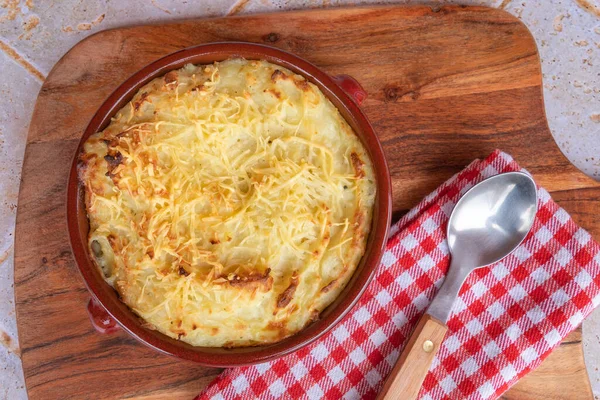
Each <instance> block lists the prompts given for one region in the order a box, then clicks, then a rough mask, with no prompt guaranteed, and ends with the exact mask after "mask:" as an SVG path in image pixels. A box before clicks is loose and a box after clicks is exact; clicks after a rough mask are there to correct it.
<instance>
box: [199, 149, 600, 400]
mask: <svg viewBox="0 0 600 400" xmlns="http://www.w3.org/2000/svg"><path fill="white" fill-rule="evenodd" d="M520 169H521V168H520V167H519V166H518V165H517V163H516V162H515V161H514V160H513V159H512V158H511V157H510V156H509V155H507V154H505V153H502V152H500V151H496V152H494V153H493V154H491V155H490V156H489V157H488V158H487V159H485V160H483V161H481V160H476V161H474V162H473V163H471V165H469V166H468V167H467V168H466V169H465V170H463V171H462V172H461V173H459V174H457V175H455V176H454V177H452V178H451V179H450V180H449V181H447V182H446V183H444V184H443V185H442V186H440V187H439V188H438V189H437V190H436V191H435V192H433V193H432V194H430V195H429V196H427V197H426V198H425V199H424V200H423V201H422V202H421V203H420V204H419V205H418V206H417V207H415V208H414V209H413V210H411V211H410V212H409V213H408V214H407V215H406V216H404V217H403V218H402V219H401V220H400V221H399V222H398V223H396V224H395V225H394V226H393V228H392V235H391V239H390V240H389V242H388V245H387V251H386V252H385V254H384V256H383V260H382V262H381V266H380V267H379V270H378V272H377V275H376V277H375V278H374V280H373V282H371V284H370V285H369V288H368V289H367V291H366V292H365V294H364V295H363V296H362V298H361V299H360V301H359V303H358V304H357V305H356V306H355V307H354V308H353V309H352V311H351V312H350V313H349V315H347V316H346V317H345V318H344V319H343V320H342V322H340V323H339V324H338V325H337V326H335V327H334V328H333V329H332V331H331V332H329V333H327V334H326V335H325V336H324V337H322V338H321V339H319V340H317V341H316V342H315V343H313V344H311V345H309V346H307V347H305V348H303V349H301V350H299V351H297V352H295V353H293V354H290V355H288V356H285V357H283V358H280V359H277V360H275V361H271V362H267V363H263V364H259V365H254V366H250V367H244V368H237V369H229V370H226V371H225V372H223V373H222V374H221V375H220V376H219V377H218V378H217V379H216V380H215V381H214V382H213V383H212V384H211V385H210V386H209V387H208V388H207V389H206V390H205V391H204V392H203V393H202V394H201V395H200V396H199V397H198V398H200V399H223V398H225V399H230V398H240V399H248V398H261V399H272V398H310V399H321V398H327V399H340V398H349V399H359V398H361V399H362V398H374V397H375V396H376V394H377V393H378V391H379V390H380V388H381V387H382V385H383V382H384V380H385V378H386V376H387V374H388V373H389V372H390V370H391V369H392V366H393V365H394V363H395V361H396V359H397V358H398V356H399V354H400V351H401V350H402V347H403V345H404V343H405V342H406V339H407V337H408V336H409V335H410V333H411V331H412V329H413V327H414V326H415V324H416V322H417V320H418V319H419V317H421V315H422V314H423V312H424V311H425V309H426V308H427V306H428V305H429V303H430V301H431V299H432V298H433V296H434V295H435V293H436V292H437V289H438V288H439V287H440V285H441V284H442V281H443V279H444V275H445V273H446V270H447V269H448V264H449V256H448V248H447V245H446V242H445V239H446V238H445V231H446V223H447V220H448V217H449V214H450V212H451V211H452V208H453V207H454V204H455V203H456V201H457V200H458V199H459V197H460V196H461V195H462V194H463V193H464V192H466V191H467V190H468V189H469V188H470V187H472V186H473V185H474V184H475V183H477V182H479V181H481V180H482V179H484V178H487V177H489V176H492V175H496V174H498V173H500V172H508V171H518V170H520ZM538 197H539V204H538V213H537V217H536V221H535V223H534V225H533V229H532V232H531V233H530V235H529V236H528V237H527V239H526V240H525V242H524V243H523V244H522V245H521V246H519V247H518V249H517V250H516V251H515V252H514V253H513V254H512V255H510V256H509V257H507V258H505V259H504V260H503V261H501V262H499V263H496V264H493V265H491V266H489V267H485V268H482V269H479V270H477V271H475V272H473V273H472V274H471V275H470V276H469V278H468V279H467V281H466V283H465V285H464V287H463V289H462V290H461V293H460V296H459V299H458V300H457V301H456V303H455V305H454V308H453V310H452V316H451V318H450V320H449V321H448V327H449V330H448V333H447V335H446V337H445V339H444V342H443V344H442V346H441V348H440V351H439V353H438V354H437V357H436V359H435V360H434V362H433V365H432V366H431V369H430V371H429V374H428V375H427V377H426V378H425V382H424V384H423V388H422V389H421V392H420V398H421V399H467V398H468V399H489V398H495V397H496V396H499V395H500V394H501V393H502V392H504V391H506V390H507V389H508V388H509V387H510V386H511V385H513V384H514V383H515V382H516V381H517V380H518V379H519V378H521V377H522V376H523V375H525V374H526V373H527V372H529V371H531V370H532V369H534V368H535V367H536V366H538V365H539V364H540V363H541V362H542V360H543V359H544V358H545V357H546V356H548V354H549V353H550V352H551V351H552V349H553V348H554V347H556V346H558V344H559V343H560V342H561V339H562V338H564V337H565V336H566V335H567V334H568V333H569V332H570V331H572V330H573V329H575V328H576V327H577V326H578V325H579V324H580V323H581V322H582V321H583V319H584V318H585V317H586V316H587V315H588V314H589V313H590V312H591V311H592V309H593V308H594V307H595V306H597V305H598V304H599V303H600V246H599V245H598V243H596V242H595V241H593V240H592V239H591V237H590V235H589V234H588V233H587V232H586V231H585V230H583V229H581V228H580V227H578V226H577V225H576V224H575V223H574V222H573V220H572V219H571V218H570V217H569V215H568V214H567V213H566V212H565V210H563V209H562V208H560V207H559V206H558V205H556V203H554V201H552V199H551V198H550V196H549V194H548V192H546V191H545V190H544V189H538Z"/></svg>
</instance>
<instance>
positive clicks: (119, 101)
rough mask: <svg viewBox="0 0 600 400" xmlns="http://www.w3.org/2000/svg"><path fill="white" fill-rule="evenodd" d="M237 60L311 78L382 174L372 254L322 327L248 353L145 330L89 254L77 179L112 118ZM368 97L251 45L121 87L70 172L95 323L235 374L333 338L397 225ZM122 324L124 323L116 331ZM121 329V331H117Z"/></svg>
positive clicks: (161, 67)
mask: <svg viewBox="0 0 600 400" xmlns="http://www.w3.org/2000/svg"><path fill="white" fill-rule="evenodd" d="M231 57H244V58H246V59H256V60H266V61H269V62H271V63H274V64H278V65H281V66H284V67H286V68H288V69H290V70H291V71H293V72H295V73H297V74H300V75H303V76H304V77H305V78H306V79H308V80H309V81H310V82H312V83H313V84H315V85H316V86H318V87H319V89H321V91H322V92H323V94H324V95H325V96H327V97H328V98H329V100H331V102H332V103H333V104H334V105H335V106H336V107H337V108H338V110H339V111H340V113H341V114H342V116H343V117H344V118H345V119H346V121H347V122H348V123H349V124H350V125H351V126H352V128H353V129H354V131H355V132H356V133H357V134H358V136H359V137H360V139H361V140H362V142H363V144H364V145H365V147H366V148H367V150H368V152H369V154H370V156H371V160H372V161H373V165H374V169H375V178H376V180H377V197H376V202H375V206H374V210H373V225H372V228H371V232H370V234H369V237H368V241H367V247H366V251H365V254H364V256H363V258H362V260H361V262H360V264H359V265H358V267H357V269H356V271H355V272H354V275H353V276H352V278H351V280H350V282H349V283H348V285H347V286H346V288H345V289H344V290H343V291H342V292H341V294H340V295H339V297H338V298H337V299H336V300H335V301H334V302H333V303H332V304H331V305H330V306H329V307H327V308H326V309H325V310H324V311H323V312H322V313H321V315H320V319H319V320H317V321H315V322H313V323H312V324H310V325H309V326H307V327H306V328H305V329H303V330H302V331H300V332H298V333H296V334H295V335H293V336H291V337H289V338H287V339H284V340H282V341H280V342H278V343H274V344H269V345H264V346H254V347H243V348H232V349H225V348H206V347H194V346H191V345H189V344H187V343H184V342H181V341H178V340H174V339H171V338H169V337H167V336H165V335H163V334H162V333H159V332H157V331H154V330H150V329H147V328H145V327H144V324H143V321H142V320H141V319H140V318H139V317H138V316H137V315H135V314H134V313H133V312H132V311H131V310H130V309H129V308H128V307H127V306H126V305H125V304H124V303H122V302H121V301H120V300H119V297H118V295H117V292H116V291H115V290H114V289H113V288H112V287H111V286H109V285H108V284H107V283H105V282H104V280H103V278H102V276H101V273H100V271H99V270H98V268H96V266H95V265H94V264H93V262H92V259H91V257H90V254H89V253H88V246H87V236H88V231H89V224H88V218H87V214H86V209H85V204H84V201H83V198H84V197H83V187H82V186H81V185H80V184H79V182H78V178H77V160H78V155H79V153H80V152H81V149H82V146H83V143H84V142H85V141H86V140H87V138H88V137H89V136H90V135H92V134H94V133H95V132H98V131H101V130H103V129H104V128H105V127H106V126H107V125H108V123H109V122H110V118H111V117H112V116H113V115H114V114H115V113H116V112H117V111H118V110H119V109H121V108H122V107H123V106H124V105H125V104H126V103H127V102H128V101H129V100H130V99H131V98H132V97H133V95H134V94H135V93H136V92H137V91H138V90H139V89H140V88H141V87H142V86H143V85H145V84H146V83H148V82H149V81H150V80H152V79H154V78H156V77H159V76H162V75H164V74H165V73H167V72H169V71H171V70H174V69H178V68H181V67H182V66H184V65H185V64H187V63H193V64H210V63H213V62H215V61H223V60H225V59H228V58H231ZM365 97H366V93H365V92H364V90H362V88H361V87H360V85H359V84H358V83H357V82H356V81H354V80H353V79H352V78H351V77H348V76H339V77H331V76H329V75H327V74H326V73H325V72H323V71H321V70H320V69H319V68H318V67H316V66H315V65H313V64H311V63H309V62H308V61H305V60H303V59H301V58H299V57H297V56H295V55H292V54H290V53H287V52H285V51H282V50H279V49H276V48H273V47H268V46H263V45H257V44H251V43H212V44H205V45H200V46H196V47H192V48H188V49H184V50H181V51H178V52H176V53H173V54H171V55H168V56H166V57H164V58H161V59H160V60H157V61H155V62H153V63H152V64H150V65H148V66H146V67H144V68H142V69H141V70H140V71H139V72H137V73H136V74H134V75H133V76H132V77H130V78H129V79H127V80H126V81H125V82H124V83H123V84H122V85H121V86H119V87H118V88H117V89H116V90H115V91H114V92H113V93H112V94H111V95H110V96H109V97H108V99H106V101H105V102H104V103H103V104H102V106H100V108H99V109H98V111H97V112H96V114H95V115H94V116H93V117H92V119H91V121H90V123H89V125H88V126H87V128H86V130H85V132H84V133H83V136H82V138H81V141H80V143H79V147H78V149H77V153H76V154H75V157H74V159H73V163H72V166H71V170H70V175H69V182H68V190H67V219H68V229H69V238H70V241H71V248H72V250H73V255H74V257H75V261H76V262H77V266H78V267H79V270H80V272H81V275H82V276H83V279H84V280H85V283H86V285H87V287H88V289H89V291H90V293H91V294H92V300H90V303H89V304H88V310H89V311H90V316H91V318H92V323H93V324H94V326H95V327H96V328H97V329H98V330H99V331H101V332H104V333H110V332H112V331H115V330H118V326H120V327H121V328H123V329H124V330H125V331H127V332H128V333H129V334H131V335H132V336H133V337H135V338H136V339H138V340H139V341H141V342H142V343H144V344H146V345H148V346H150V347H151V348H153V349H156V350H158V351H160V352H163V353H166V354H169V355H172V356H176V357H179V358H182V359H186V360H191V361H195V362H197V363H200V364H203V365H206V366H219V367H230V366H240V365H248V364H254V363H259V362H264V361H267V360H271V359H274V358H277V357H281V356H283V355H285V354H288V353H290V352H293V351H296V350H298V349H299V348H301V347H303V346H306V345H307V344H309V343H311V342H312V341H314V340H316V339H317V338H319V337H320V336H321V335H323V334H324V333H325V332H327V331H328V330H330V329H331V328H332V327H333V326H334V325H335V324H336V323H337V322H338V321H340V320H341V319H342V318H343V317H344V315H345V314H346V313H347V312H348V311H349V310H350V309H351V308H352V306H353V305H354V304H355V303H356V302H357V300H358V299H359V297H360V296H361V294H362V293H363V292H364V290H365V288H366V287H367V285H368V284H369V282H370V281H371V278H372V277H373V275H374V273H375V270H376V269H377V267H378V265H379V261H380V259H381V256H382V254H383V251H384V248H385V243H386V238H387V234H388V229H389V226H390V219H391V181H390V174H389V170H388V166H387V163H386V160H385V156H384V153H383V149H382V147H381V143H380V142H379V139H378V138H377V136H376V135H375V132H374V131H373V128H372V127H371V125H370V124H369V121H368V120H367V118H366V116H365V114H364V113H363V112H362V111H361V109H360V107H359V104H358V103H360V102H361V101H362V100H363V99H364V98H365ZM115 321H116V323H115ZM117 323H118V325H117Z"/></svg>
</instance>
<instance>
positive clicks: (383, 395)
mask: <svg viewBox="0 0 600 400" xmlns="http://www.w3.org/2000/svg"><path fill="white" fill-rule="evenodd" d="M447 330H448V327H447V326H446V325H444V324H443V323H441V322H440V321H438V320H437V319H435V318H433V317H432V316H430V315H429V314H425V315H423V317H422V318H421V319H420V320H419V323H418V324H417V327H416V328H415V330H414V332H413V333H412V335H411V337H410V339H409V341H408V343H407V344H406V347H405V348H404V351H402V354H401V355H400V358H399V359H398V361H396V365H395V366H394V369H392V372H391V373H390V375H389V376H388V378H387V380H386V381H385V385H383V389H382V390H381V392H380V393H379V395H378V396H377V399H379V400H383V399H385V400H388V399H402V400H412V399H416V398H417V395H418V394H419V391H420V390H421V386H422V385H423V381H424V380H425V376H426V375H427V372H428V371H429V367H430V366H431V363H432V362H433V358H434V357H435V355H436V353H437V352H438V350H439V348H440V344H441V343H442V340H443V339H444V335H445V334H446V331H447Z"/></svg>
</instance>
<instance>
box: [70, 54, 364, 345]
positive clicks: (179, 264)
mask: <svg viewBox="0 0 600 400" xmlns="http://www.w3.org/2000/svg"><path fill="white" fill-rule="evenodd" d="M79 176H80V181H81V183H82V185H84V187H85V202H86V208H87V213H88V217H89V221H90V233H89V246H90V250H91V254H93V256H94V258H95V261H96V263H97V265H98V267H99V268H100V269H101V270H102V273H103V275H104V277H105V279H106V281H107V282H108V283H109V284H110V285H112V286H113V287H114V288H115V289H116V290H117V291H118V293H119V295H120V297H121V299H122V301H123V302H125V303H126V304H127V305H128V306H129V307H130V308H131V309H132V310H133V311H134V312H135V313H137V314H138V315H139V316H140V317H142V318H143V319H144V320H145V321H146V322H147V323H148V327H151V328H153V329H157V330H158V331H160V332H162V333H164V334H166V335H168V336H170V337H173V338H177V339H180V340H182V341H185V342H187V343H190V344H192V345H195V346H213V347H217V346H219V347H222V346H224V347H233V346H248V345H257V344H265V343H272V342H276V341H279V340H281V339H283V338H285V337H287V336H289V335H292V334H294V333H295V332H297V331H299V330H301V329H302V328H303V327H305V326H306V325H307V324H309V323H310V322H311V321H313V320H315V319H316V318H318V315H319V313H320V312H321V311H322V310H323V309H324V308H325V307H327V305H329V304H330V303H331V302H332V301H333V300H334V299H335V298H336V297H337V296H338V295H339V293H340V291H341V290H342V289H343V288H344V286H345V285H346V283H347V282H348V280H349V278H350V277H351V275H352V273H353V272H354V270H355V269H356V267H357V265H358V263H359V261H360V259H361V257H362V255H363V253H364V250H365V244H366V240H367V236H368V233H369V230H370V227H371V214H372V212H371V210H372V207H373V203H374V198H375V182H374V177H373V168H372V164H371V161H370V159H369V157H368V155H367V153H366V151H365V149H364V147H363V145H362V144H361V142H360V140H359V139H358V137H357V136H356V135H355V133H354V132H353V131H352V129H351V128H350V126H349V125H348V124H347V123H346V121H345V120H344V119H343V118H342V116H341V115H340V114H339V112H338V110H337V109H336V108H335V107H334V106H333V105H332V104H331V102H330V101H329V100H328V99H327V98H326V97H325V96H324V95H323V93H321V91H320V90H319V89H318V88H317V87H316V86H315V85H313V84H312V83H309V82H308V81H306V80H305V79H304V78H303V77H302V76H299V75H296V74H294V73H292V72H291V71H289V70H287V69H285V68H283V67H280V66H278V65H274V64H271V63H268V62H265V61H247V60H244V59H230V60H227V61H223V62H219V63H215V64H213V65H206V66H195V65H191V64H189V65H186V66H185V67H183V68H182V69H180V70H177V71H171V72H169V73H167V74H166V75H165V76H163V77H160V78H156V79H154V80H153V81H151V82H150V83H148V84H147V85H145V86H144V87H142V88H141V89H140V90H139V91H138V93H137V94H136V95H135V96H134V98H133V99H132V100H131V102H129V103H128V104H127V105H125V107H123V108H122V109H121V110H120V111H119V112H118V113H117V114H116V115H115V117H114V118H113V119H112V121H111V123H110V125H109V126H108V127H107V128H106V129H105V130H104V131H102V132H99V133H96V134H94V135H92V136H91V137H90V138H89V139H88V140H87V141H86V143H85V145H84V151H83V153H82V154H81V156H80V165H79Z"/></svg>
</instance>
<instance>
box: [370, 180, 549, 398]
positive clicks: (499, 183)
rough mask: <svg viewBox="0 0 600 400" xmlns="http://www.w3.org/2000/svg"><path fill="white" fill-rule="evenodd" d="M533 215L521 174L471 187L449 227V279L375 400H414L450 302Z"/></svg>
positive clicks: (509, 246) (520, 235)
mask: <svg viewBox="0 0 600 400" xmlns="http://www.w3.org/2000/svg"><path fill="white" fill-rule="evenodd" d="M536 210H537V195H536V188H535V182H534V181H533V179H532V178H531V177H530V176H529V175H527V174H524V173H522V172H508V173H504V174H499V175H495V176H493V177H491V178H488V179H486V180H484V181H482V182H480V183H478V184H477V185H475V186H473V187H472V188H471V189H470V190H469V191H468V192H466V193H465V194H464V195H463V197H462V198H461V199H460V200H459V201H458V203H456V206H454V210H452V214H451V215H450V219H449V221H448V232H447V233H448V247H449V249H450V255H451V261H450V268H449V270H448V274H447V276H446V279H445V280H444V283H443V284H442V287H441V288H440V290H439V292H438V293H437V294H436V296H435V298H434V299H433V301H432V302H431V304H430V306H429V308H428V309H427V312H426V313H425V315H423V317H421V319H420V320H419V323H418V324H417V327H416V328H415V330H414V331H413V333H412V335H411V337H410V339H409V341H408V343H407V344H406V346H405V348H404V350H403V351H402V354H401V355H400V358H399V359H398V361H397V362H396V365H395V366H394V368H393V369H392V372H391V373H390V375H389V377H388V378H387V380H386V382H385V384H384V386H383V389H382V391H381V393H379V396H378V397H377V398H378V399H402V400H410V399H416V398H417V395H418V394H419V391H420V389H421V385H422V384H423V380H424V379H425V376H426V375H427V372H428V371H429V367H430V365H431V362H432V361H433V359H434V357H435V355H436V353H437V352H438V350H439V348H440V344H441V342H442V340H443V339H444V335H445V334H446V331H447V330H448V327H447V326H446V323H447V322H448V318H449V316H450V311H451V310H452V306H453V304H454V300H456V298H457V297H458V292H459V290H460V288H461V286H462V284H463V283H464V281H465V279H466V278H467V276H468V275H469V273H471V271H473V270H474V269H477V268H480V267H484V266H486V265H489V264H493V263H495V262H497V261H500V260H501V259H503V258H504V257H506V256H507V255H509V254H510V253H512V252H513V251H514V250H515V248H516V247H517V246H518V245H519V244H521V242H522V241H523V239H525V237H526V236H527V234H528V233H529V230H530V229H531V226H532V225H533V220H534V218H535V214H536Z"/></svg>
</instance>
